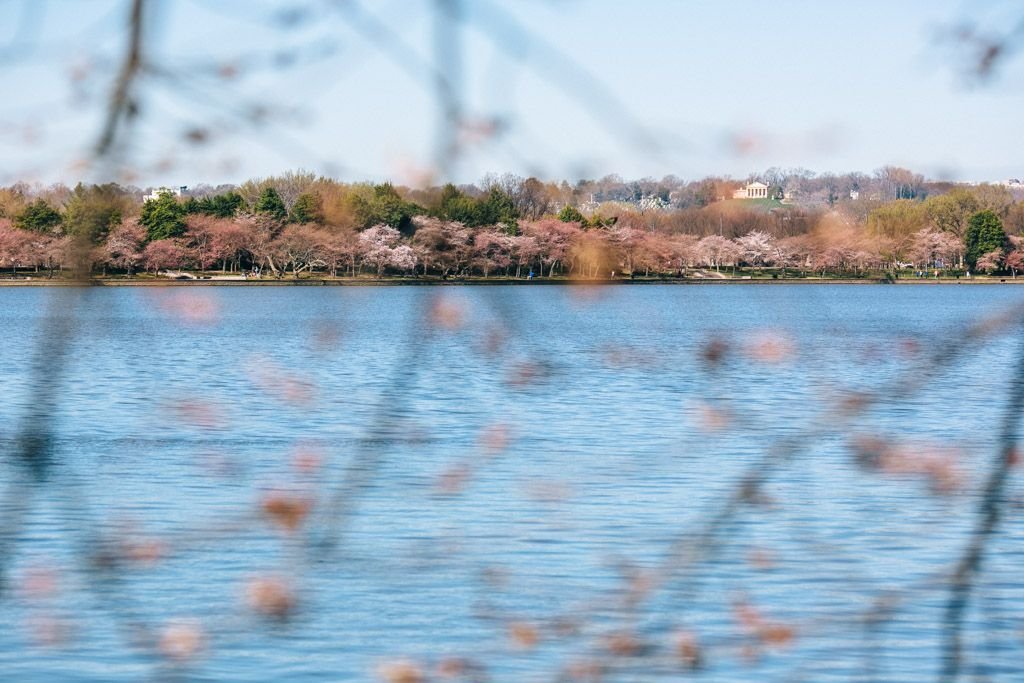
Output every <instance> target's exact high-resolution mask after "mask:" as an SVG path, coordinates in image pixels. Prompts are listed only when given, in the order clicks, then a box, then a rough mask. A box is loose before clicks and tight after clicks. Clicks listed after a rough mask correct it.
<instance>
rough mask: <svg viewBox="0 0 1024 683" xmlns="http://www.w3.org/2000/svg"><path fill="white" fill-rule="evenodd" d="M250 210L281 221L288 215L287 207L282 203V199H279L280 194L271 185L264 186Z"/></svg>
mask: <svg viewBox="0 0 1024 683" xmlns="http://www.w3.org/2000/svg"><path fill="white" fill-rule="evenodd" d="M252 210H253V211H255V212H256V213H262V214H265V215H267V216H270V217H271V218H275V219H277V220H279V221H283V220H284V219H285V218H287V217H288V209H287V208H286V207H285V205H284V200H282V199H281V195H279V194H278V193H277V190H275V189H274V188H272V187H267V188H264V189H263V191H262V192H260V196H259V198H258V199H257V200H256V203H255V204H254V205H253V207H252Z"/></svg>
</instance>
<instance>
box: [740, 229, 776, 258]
mask: <svg viewBox="0 0 1024 683" xmlns="http://www.w3.org/2000/svg"><path fill="white" fill-rule="evenodd" d="M772 242H773V240H772V236H771V235H769V234H768V233H766V232H762V231H760V230H751V231H750V232H748V233H747V234H746V235H744V236H743V237H740V238H738V239H737V240H736V244H738V245H739V247H740V249H741V250H742V251H741V253H742V258H743V260H744V261H746V262H747V263H749V264H750V265H752V266H760V265H762V264H763V263H764V262H765V261H767V260H768V259H769V258H770V257H771V254H772Z"/></svg>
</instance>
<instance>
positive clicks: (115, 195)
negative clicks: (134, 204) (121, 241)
mask: <svg viewBox="0 0 1024 683" xmlns="http://www.w3.org/2000/svg"><path fill="white" fill-rule="evenodd" d="M126 208H127V203H126V201H125V198H124V196H123V194H122V193H121V188H119V187H118V186H117V185H114V184H109V185H93V186H91V187H88V188H86V187H85V186H84V185H82V183H78V185H76V186H75V189H74V191H73V193H72V195H71V199H69V200H68V203H67V205H66V206H65V208H64V227H65V230H66V231H67V232H68V233H70V234H72V235H77V236H80V237H85V238H86V239H88V240H89V242H91V243H93V244H98V243H100V242H102V241H103V240H104V239H105V238H106V236H107V234H108V233H109V232H110V230H111V228H113V227H114V226H116V225H117V224H119V223H120V222H121V217H122V215H123V214H124V211H125V209H126Z"/></svg>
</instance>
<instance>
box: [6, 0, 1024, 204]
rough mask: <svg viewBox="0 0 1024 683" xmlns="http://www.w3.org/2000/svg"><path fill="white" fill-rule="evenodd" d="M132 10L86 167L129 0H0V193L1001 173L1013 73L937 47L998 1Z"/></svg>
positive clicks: (1008, 12)
mask: <svg viewBox="0 0 1024 683" xmlns="http://www.w3.org/2000/svg"><path fill="white" fill-rule="evenodd" d="M147 2H148V3H149V5H148V6H147V13H146V15H145V42H144V55H145V60H146V64H147V70H146V72H145V73H144V75H143V76H142V78H141V79H140V80H139V82H138V84H137V93H136V94H137V101H138V104H139V112H140V116H139V117H138V119H137V120H136V121H135V122H134V123H133V124H132V126H131V127H130V128H129V129H127V130H126V131H125V135H124V137H123V138H122V139H123V141H124V145H123V147H122V148H119V154H118V156H117V159H116V162H117V163H97V162H96V160H95V159H94V158H93V157H92V155H91V150H92V148H93V147H94V145H95V141H96V139H97V136H98V132H99V129H100V126H101V123H102V121H103V115H104V112H105V108H106V106H107V99H108V96H109V93H110V91H111V88H112V83H113V80H114V77H115V74H116V72H117V67H118V64H119V59H120V56H121V54H122V53H123V48H124V44H125V35H126V31H125V26H126V17H127V8H128V5H129V2H128V0H0V81H2V82H3V85H4V88H3V92H5V93H7V95H8V96H7V97H5V98H3V100H2V101H0V159H2V166H0V182H3V183H10V182H14V181H17V180H26V181H30V182H41V183H49V182H57V181H60V182H66V183H74V182H77V181H78V180H85V181H99V180H108V179H116V180H119V181H122V182H131V183H134V184H136V185H139V186H142V187H146V186H150V185H195V184H197V183H200V182H206V183H212V184H217V183H225V182H240V181H243V180H245V179H247V178H252V177H261V176H267V175H270V174H274V173H280V172H283V171H286V170H289V169H306V170H309V171H313V172H316V173H323V174H325V175H330V176H334V177H337V178H339V179H342V180H349V181H355V180H374V181H377V180H385V179H387V180H393V181H396V182H400V183H403V184H411V185H416V184H422V183H425V182H436V181H438V180H439V179H451V180H455V181H456V182H474V181H478V180H479V179H480V178H481V177H483V175H484V174H486V173H490V172H493V173H503V172H512V173H516V174H520V175H536V176H538V177H540V178H544V179H563V178H564V179H568V180H570V181H572V180H576V179H580V178H599V177H602V176H605V175H608V174H618V175H620V176H622V177H624V178H641V177H655V178H657V177H661V176H664V175H669V174H671V175H676V176H678V177H680V178H683V179H696V178H701V177H704V176H707V175H730V176H733V177H736V178H745V177H747V176H748V175H750V174H752V173H756V172H758V171H760V170H763V169H765V168H768V167H773V166H777V167H782V168H795V167H802V168H808V169H812V170H814V171H818V172H846V171H861V172H868V173H870V172H872V171H873V170H874V169H877V168H879V167H881V166H884V165H890V164H892V165H900V166H905V167H908V168H911V169H914V170H916V171H918V172H921V173H924V174H925V175H926V176H928V177H931V178H942V179H952V180H962V181H983V180H1003V179H1007V178H1010V177H1024V136H1021V135H1019V134H1018V131H1019V128H1020V125H1021V124H1020V112H1021V111H1024V107H1022V105H1024V79H1022V78H1021V76H1022V75H1024V69H1022V68H1021V66H1022V65H1021V64H1019V63H1018V62H1016V61H1014V60H1012V59H1011V60H1010V61H1007V62H1005V63H1004V64H1003V67H1002V68H1001V69H1000V70H999V71H998V72H997V73H996V75H995V77H994V78H992V79H990V80H988V81H985V82H978V81H977V79H972V78H970V77H969V71H970V69H969V67H970V65H971V64H972V61H971V55H970V54H969V53H967V52H966V51H964V50H963V49H957V48H956V44H955V42H954V41H953V40H951V39H950V38H949V36H950V35H952V32H953V28H954V27H957V26H961V25H963V24H964V23H965V22H971V23H973V24H975V25H977V26H978V27H979V28H980V29H981V30H983V31H992V32H998V31H1000V30H1003V29H1005V27H1006V26H1008V25H1011V24H1012V22H1015V21H1017V20H1019V18H1020V17H1021V16H1024V10H1021V9H1018V8H1015V7H1014V6H1013V5H1014V3H1009V2H1003V3H1001V2H994V1H993V2H986V1H984V0H981V1H978V0H976V1H974V2H967V1H966V0H928V1H918V0H902V1H900V2H890V1H882V0H859V1H858V2H794V1H788V0H777V1H776V2H773V3H764V2H746V1H740V0H732V1H730V2H720V1H717V0H706V1H705V0H677V1H674V2H671V1H664V2H654V1H650V2H634V3H621V2H614V1H612V0H593V1H590V2H585V1H583V0H572V1H569V0H546V1H545V0H516V1H514V2H513V1H512V0H449V2H450V3H451V5H452V6H453V7H455V12H456V15H455V16H457V20H455V21H441V20H439V16H444V15H442V14H439V12H438V10H437V8H438V7H439V6H441V5H442V4H443V3H441V2H439V1H427V0H390V1H389V0H377V1H372V0H364V1H363V2H362V3H361V4H360V3H355V2H353V1H352V0H147ZM439 74H440V75H441V78H442V80H443V82H444V83H447V84H450V85H451V88H449V89H448V90H447V91H446V92H450V93H452V97H451V98H449V99H447V100H445V99H443V98H440V97H439V96H438V93H439V90H438V82H439V79H438V75H439ZM445 106H448V107H449V109H448V110H446V109H445ZM452 107H454V111H455V112H456V115H454V116H451V115H450V116H447V117H446V116H445V111H449V112H450V111H452ZM453 120H455V121H458V126H457V129H456V128H453V127H452V126H451V125H449V122H451V121H453ZM452 130H457V131H458V133H457V136H456V139H457V141H458V147H457V153H456V154H453V155H445V154H443V153H442V150H444V149H448V148H447V147H446V144H447V141H448V140H449V138H448V137H446V134H445V131H452Z"/></svg>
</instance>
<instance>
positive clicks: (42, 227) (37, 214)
mask: <svg viewBox="0 0 1024 683" xmlns="http://www.w3.org/2000/svg"><path fill="white" fill-rule="evenodd" d="M62 220H63V219H62V218H61V215H60V212H58V211H57V210H56V209H55V208H53V207H52V206H50V205H49V204H48V203H47V202H46V200H45V199H37V200H35V201H34V202H32V203H31V204H29V205H28V206H26V207H25V208H24V209H23V210H22V212H21V213H19V214H18V216H17V217H16V218H15V219H14V225H15V227H18V228H20V229H22V230H29V231H31V232H38V233H49V232H53V231H54V229H55V228H56V227H57V226H58V225H60V224H61V221H62Z"/></svg>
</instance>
